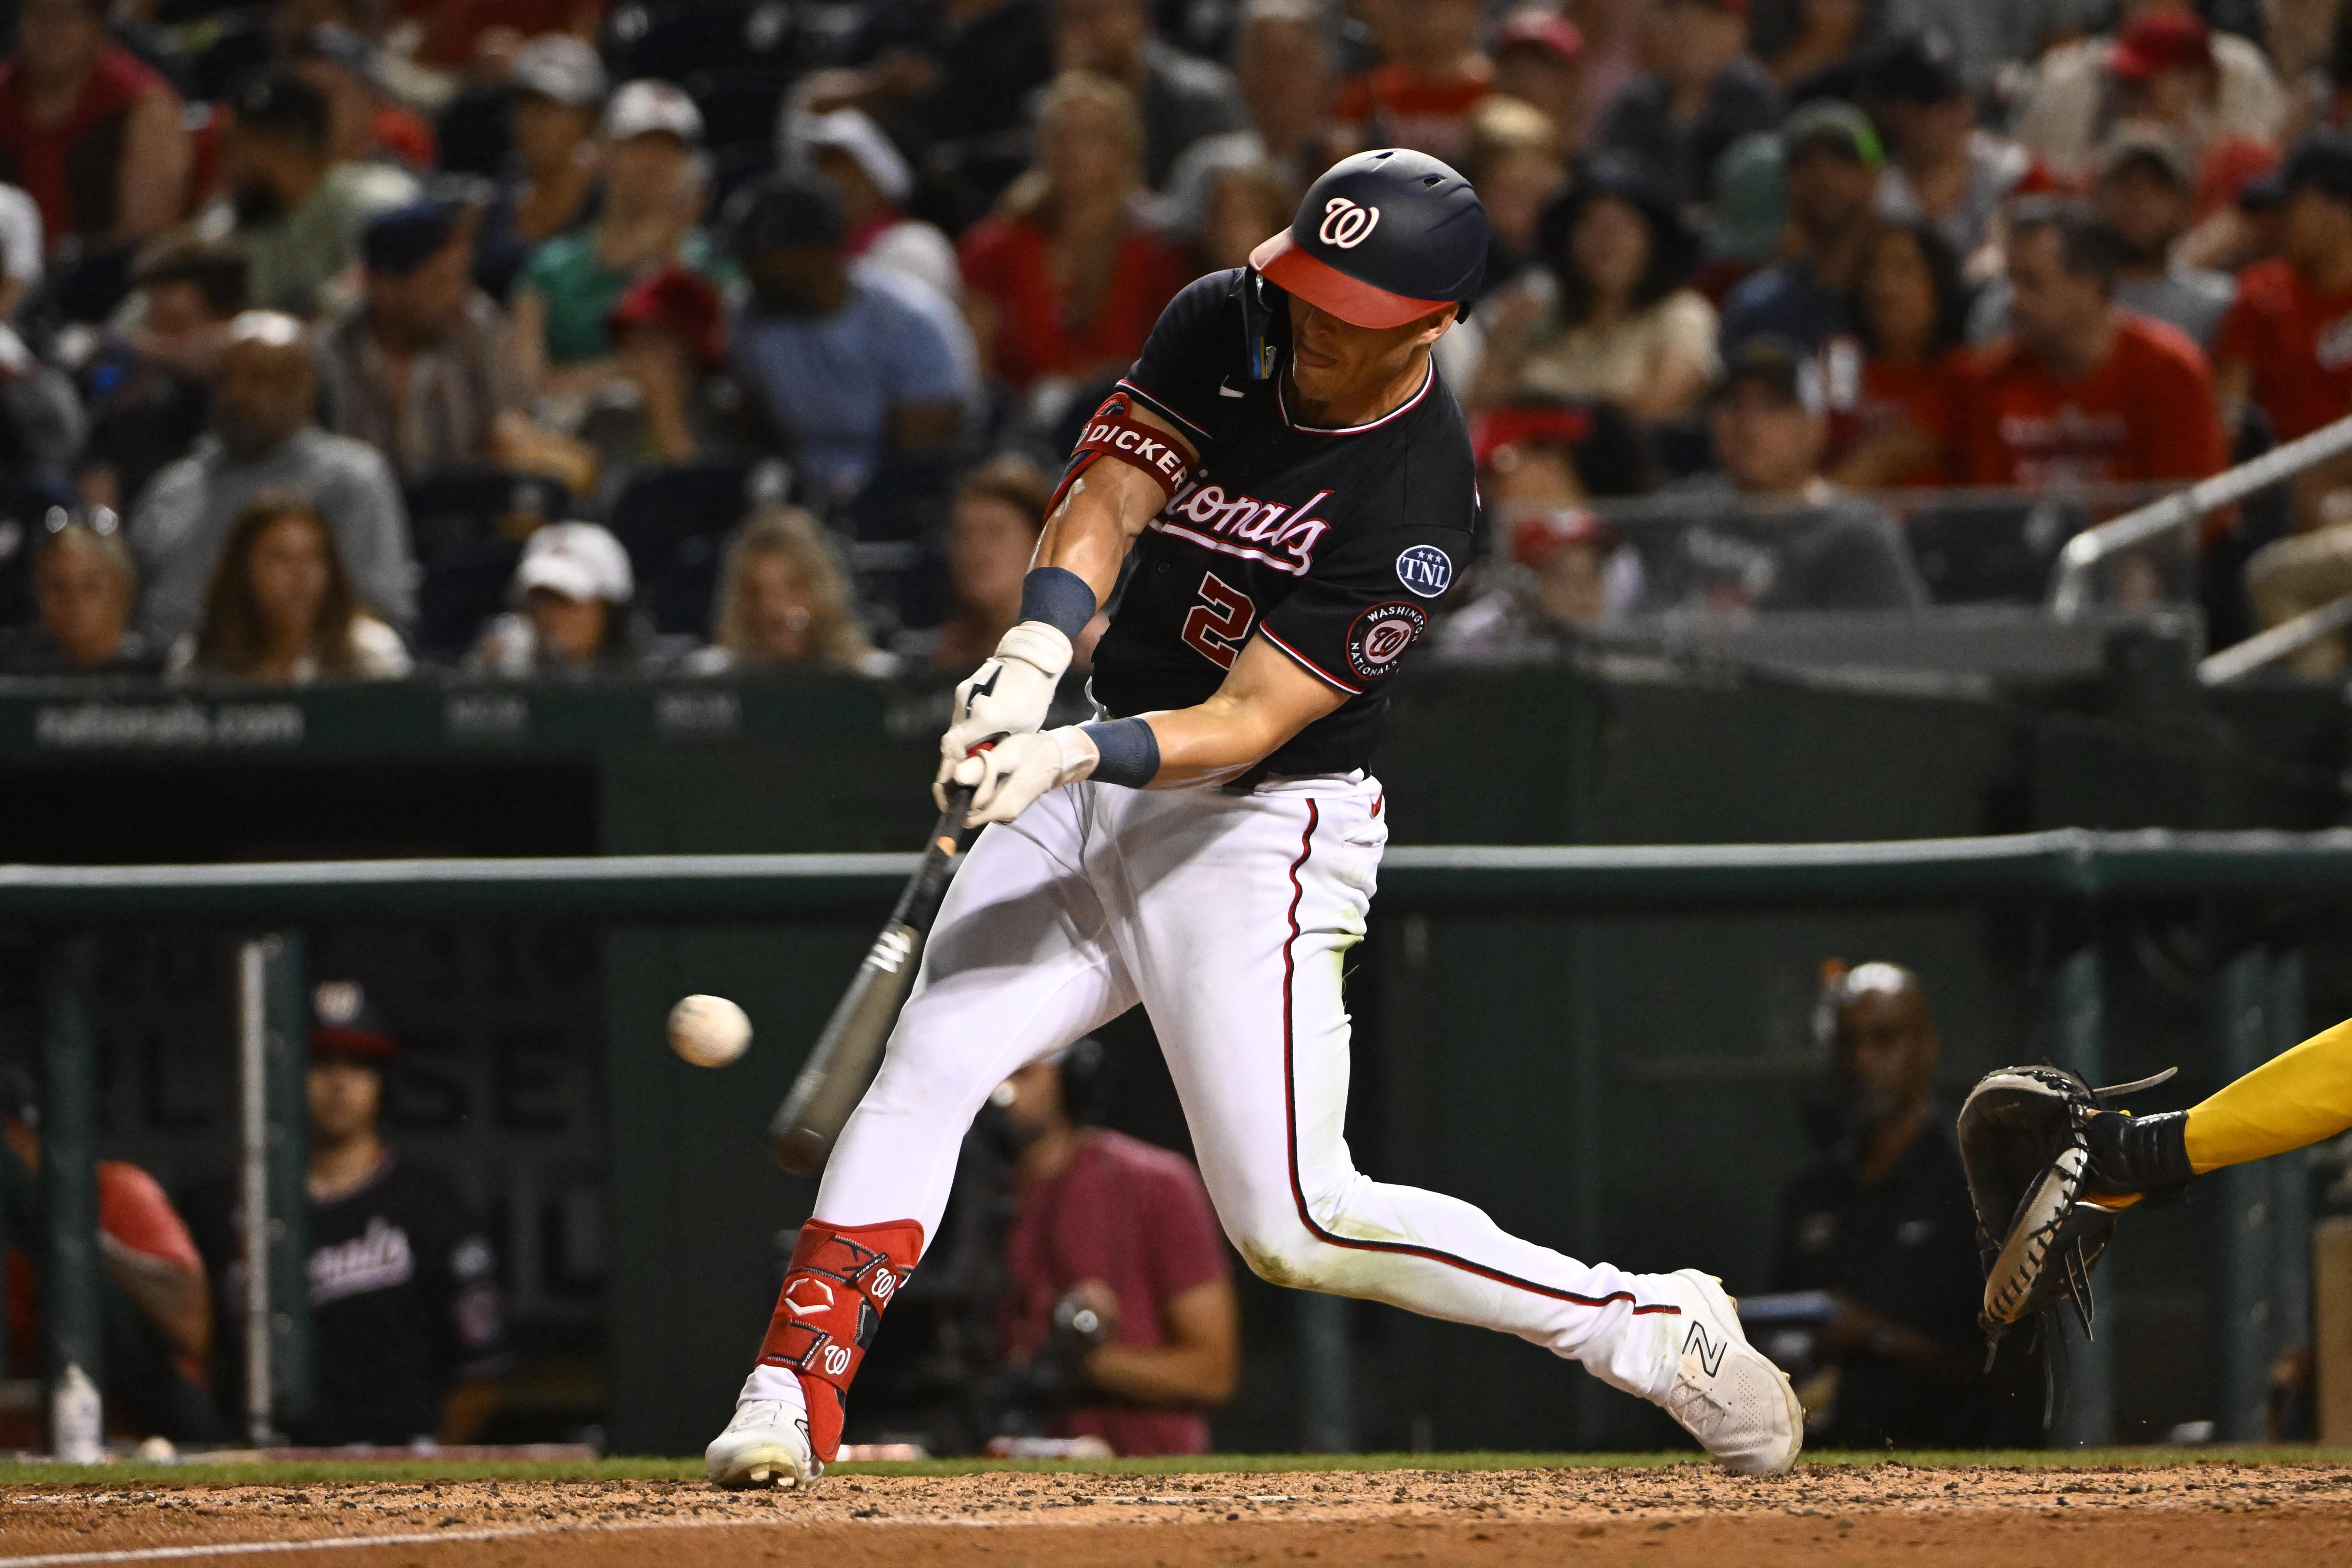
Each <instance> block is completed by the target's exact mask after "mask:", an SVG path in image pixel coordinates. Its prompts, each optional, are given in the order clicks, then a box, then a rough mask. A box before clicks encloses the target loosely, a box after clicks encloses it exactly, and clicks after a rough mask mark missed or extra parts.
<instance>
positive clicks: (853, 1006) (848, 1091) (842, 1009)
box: [768, 784, 971, 1176]
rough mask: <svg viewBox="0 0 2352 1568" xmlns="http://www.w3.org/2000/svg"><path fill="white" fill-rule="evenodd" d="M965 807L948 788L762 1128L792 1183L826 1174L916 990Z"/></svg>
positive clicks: (962, 789) (962, 797) (966, 792)
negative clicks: (926, 837)
mask: <svg viewBox="0 0 2352 1568" xmlns="http://www.w3.org/2000/svg"><path fill="white" fill-rule="evenodd" d="M970 806H971V785H970V784H950V785H949V786H948V805H947V809H946V810H945V811H943V812H941V813H940V820H939V826H936V827H934V828H932V829H931V842H930V844H929V847H927V848H925V849H924V851H923V863H922V864H921V865H919V866H918V867H916V868H915V874H914V875H913V876H911V877H909V878H908V879H907V885H906V887H905V888H904V889H900V891H899V893H898V905H897V906H896V907H895V908H893V909H892V910H891V911H890V918H889V920H888V921H887V922H885V923H884V925H883V927H882V934H881V935H879V936H877V937H876V938H875V939H874V945H873V946H872V947H871V948H869V949H867V950H866V962H865V963H861V964H859V965H858V966H857V975H856V978H855V979H853V980H852V981H850V983H849V989H848V990H846V991H845V992H843V993H842V994H841V1000H840V1001H839V1002H838V1003H836V1004H835V1006H834V1009H833V1016H832V1017H831V1018H829V1019H827V1020H826V1022H825V1026H824V1034H822V1035H820V1036H818V1037H817V1042H816V1048H815V1049H814V1050H813V1051H811V1052H810V1053H809V1058H808V1061H807V1063H806V1064H805V1065H803V1067H802V1068H801V1073H800V1077H798V1078H796V1079H793V1090H792V1092H791V1093H790V1094H788V1095H786V1096H785V1097H784V1103H783V1105H782V1107H781V1108H780V1109H779V1110H777V1111H776V1119H775V1120H774V1121H771V1122H770V1123H768V1143H769V1147H770V1148H771V1149H772V1151H773V1152H774V1153H775V1156H776V1163H778V1164H779V1165H782V1167H783V1168H784V1169H785V1170H787V1171H790V1172H791V1173H793V1175H795V1176H814V1175H815V1174H816V1173H818V1172H820V1171H822V1170H824V1162H825V1160H826V1158H827V1156H829V1155H831V1154H832V1152H833V1141H834V1140H835V1138H837V1137H839V1136H840V1135H841V1128H842V1124H843V1123H844V1122H845V1121H848V1120H849V1113H850V1112H851V1111H852V1110H856V1109H857V1101H858V1099H859V1097H860V1096H862V1095H864V1094H865V1092H866V1080H867V1079H870V1078H872V1077H873V1075H874V1064H875V1062H876V1061H877V1060H878V1059H879V1058H880V1057H881V1055H882V1046H883V1042H884V1041H886V1040H887V1039H888V1038H889V1037H890V1026H891V1024H892V1023H893V1022H894V1021H896V1019H897V1018H898V1004H899V1003H901V1002H903V1001H905V1000H906V998H907V990H908V987H909V986H911V985H912V984H914V983H915V968H916V964H917V962H918V961H919V959H920V958H921V957H922V952H923V939H924V938H925V937H926V936H928V935H929V934H930V930H931V921H932V920H933V919H934V918H935V917H936V916H937V915H938V914H939V912H940V899H941V898H942V897H944V896H945V894H946V892H947V885H948V872H949V870H950V868H953V866H954V865H955V858H956V857H957V856H958V855H959V854H961V853H962V851H963V845H964V839H965V837H966V836H967V834H968V832H969V830H968V829H967V828H966V827H965V826H964V825H963V817H964V812H965V811H966V810H967V809H969V808H970Z"/></svg>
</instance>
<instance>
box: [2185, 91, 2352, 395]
mask: <svg viewBox="0 0 2352 1568" xmlns="http://www.w3.org/2000/svg"><path fill="white" fill-rule="evenodd" d="M2271 184H2272V186H2273V189H2272V190H2271V191H2268V192H2264V193H2263V194H2264V195H2275V197H2276V198H2277V202H2278V209H2277V217H2276V219H2275V228H2276V232H2277V236H2278V252H2279V253H2278V255H2277V256H2276V257H2274V258H2272V259H2270V260H2268V261H2258V262H2256V263H2255V264H2254V265H2253V266H2252V267H2249V268H2246V269H2245V270H2244V271H2243V272H2242V273H2240V274H2239V275H2238V298H2237V302H2236V303H2235V304H2233V305H2232V306H2231V308H2230V311H2229V313H2228V314H2227V315H2225V316H2223V317H2222V318H2221V329H2220V330H2219V331H2217V332H2216V333H2215V334H2214V340H2213V361H2214V365H2215V374H2214V378H2215V381H2216V384H2218V385H2219V386H2220V388H2221V405H2222V407H2223V408H2225V409H2229V410H2233V411H2234V410H2236V409H2238V408H2240V407H2242V406H2243V405H2245V404H2247V403H2249V402H2252V403H2253V404H2255V405H2258V406H2260V407H2261V409H2262V411H2263V413H2264V414H2266V415H2268V416H2270V422H2271V428H2272V430H2273V433H2274V434H2275V435H2276V436H2277V437H2278V438H2279V439H2280V440H2282V441H2291V440H2293V439H2294V437H2298V436H2305V435H2308V434H2310V433H2311V432H2312V431H2314V430H2316V429H2318V428H2319V427H2320V426H2322V425H2326V424H2327V423H2328V422H2330V421H2331V420H2336V419H2341V418H2342V417H2344V416H2345V415H2346V414H2347V413H2352V134H2347V132H2341V131H2321V132H2315V133H2313V134H2312V135H2311V136H2309V137H2307V138H2305V140H2304V141H2303V142H2301V143H2300V144H2299V145H2297V146H2296V148H2295V150H2294V154H2293V155H2292V156H2291V157H2289V158H2288V160H2287V162H2286V163H2285V164H2284V166H2283V167H2282V168H2281V169H2280V170H2279V173H2278V174H2277V175H2276V177H2275V178H2274V179H2273V182H2271Z"/></svg>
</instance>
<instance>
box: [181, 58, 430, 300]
mask: <svg viewBox="0 0 2352 1568" xmlns="http://www.w3.org/2000/svg"><path fill="white" fill-rule="evenodd" d="M229 101H230V110H231V118H230V121H229V125H228V130H227V132H226V134H225V135H224V136H223V138H222V140H221V184H222V187H223V188H224V189H225V190H226V193H227V194H226V196H225V197H224V198H223V199H222V201H221V202H220V203H218V204H216V205H215V207H214V208H213V210H212V211H210V212H208V213H207V214H206V215H205V221H204V224H203V227H204V229H205V233H206V236H207V237H211V238H225V239H230V240H233V241H234V242H235V243H236V246H237V247H239V248H240V249H242V250H243V251H244V252H245V254H246V257H247V260H248V261H249V263H250V270H249V272H248V274H247V290H248V296H249V299H250V300H251V303H252V305H253V307H254V308H255V309H257V310H283V311H285V312H286V313H287V314H289V315H293V316H304V317H308V316H314V315H316V314H318V313H319V311H320V310H322V309H323V308H325V307H326V306H327V305H329V304H330V303H332V302H333V301H332V300H330V299H329V298H328V294H329V292H330V285H331V284H333V283H334V282H335V280H336V279H339V278H341V276H342V275H343V274H344V273H345V272H347V271H349V270H350V269H351V267H352V263H353V262H354V261H356V260H357V259H358V258H359V236H360V230H361V229H362V228H363V227H365V226H366V225H367V221H368V219H369V218H371V217H373V216H375V215H376V214H378V213H380V212H385V211H388V210H390V209H391V208H393V207H398V206H405V205H408V204H409V203H410V202H413V201H415V199H416V198H417V195H418V193H419V189H420V187H419V186H418V184H417V183H416V179H415V176H414V175H412V174H408V173H407V172H406V171H404V170H401V169H396V168H394V167H392V166H391V165H390V164H386V163H337V162H335V161H334V158H333V155H332V153H331V151H330V149H329V143H328V135H327V102H326V100H325V99H323V98H321V97H320V94H319V91H318V89H316V88H313V87H312V86H310V83H308V82H306V81H304V80H303V79H301V78H299V77H298V76H296V75H295V74H294V73H293V72H292V71H291V70H290V69H289V68H282V67H271V68H268V69H266V70H261V71H257V72H256V73H254V74H253V75H252V76H250V77H247V79H245V80H244V81H242V82H241V83H239V84H238V85H237V88H236V91H235V92H234V93H232V94H231V95H230V100H229Z"/></svg>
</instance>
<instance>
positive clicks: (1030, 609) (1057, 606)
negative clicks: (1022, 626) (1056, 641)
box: [1021, 566, 1095, 637]
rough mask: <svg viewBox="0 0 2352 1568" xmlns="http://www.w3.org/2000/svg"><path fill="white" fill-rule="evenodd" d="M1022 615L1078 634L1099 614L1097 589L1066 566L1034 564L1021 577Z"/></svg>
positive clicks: (1024, 618) (1066, 633)
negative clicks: (1097, 610)
mask: <svg viewBox="0 0 2352 1568" xmlns="http://www.w3.org/2000/svg"><path fill="white" fill-rule="evenodd" d="M1021 618H1022V619H1023V620H1024V621H1043V622H1045V624H1046V625H1047V626H1051V627H1053V628H1054V629H1055V631H1057V632H1059V633H1061V634H1062V635H1063V636H1064V637H1076V636H1077V635H1078V634H1079V633H1080V632H1082V631H1084V630H1086V628H1087V622H1088V621H1091V620H1093V619H1094V618H1095V591H1094V590H1093V589H1092V588H1089V587H1087V580H1086V579H1085V578H1084V577H1081V576H1079V575H1078V574H1076V572H1073V571H1070V570H1069V569H1068V568H1066V567H1063V566H1039V567H1034V568H1033V569H1032V570H1031V571H1030V574H1029V575H1027V576H1026V577H1024V578H1022V579H1021Z"/></svg>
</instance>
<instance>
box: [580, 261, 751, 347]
mask: <svg viewBox="0 0 2352 1568" xmlns="http://www.w3.org/2000/svg"><path fill="white" fill-rule="evenodd" d="M725 313H726V307H725V305H724V304H723V303H722V301H721V300H719V290H718V289H717V288H716V287H715V286H714V285H713V284H712V283H711V281H710V280H709V279H707V278H705V277H703V276H702V275H701V274H699V273H696V272H688V270H686V268H682V267H665V268H662V269H661V270H660V271H658V272H655V273H651V274H649V275H647V276H646V277H644V278H640V279H637V280H636V281H635V283H632V284H630V285H629V287H628V289H627V291H626V292H625V293H623V294H622V296H621V297H620V299H619V300H617V301H615V302H614V306H613V309H612V311H611V313H610V314H608V315H607V316H605V318H604V329H605V331H618V330H619V329H620V328H622V327H629V326H646V327H656V328H658V329H660V330H661V331H666V332H668V333H670V334H671V335H672V336H674V337H676V338H677V339H679V340H680V341H681V342H684V343H685V344H686V346H687V348H688V351H690V352H691V353H693V355H694V357H695V360H696V362H697V363H699V364H700V365H701V366H702V368H703V369H705V370H716V369H717V368H719V365H720V364H722V363H725V361H726V359H727V340H726V337H725V335H724V334H723V333H722V332H721V331H719V318H720V317H721V316H723V315H724V314H725Z"/></svg>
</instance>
